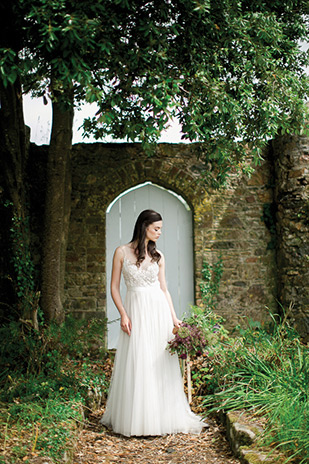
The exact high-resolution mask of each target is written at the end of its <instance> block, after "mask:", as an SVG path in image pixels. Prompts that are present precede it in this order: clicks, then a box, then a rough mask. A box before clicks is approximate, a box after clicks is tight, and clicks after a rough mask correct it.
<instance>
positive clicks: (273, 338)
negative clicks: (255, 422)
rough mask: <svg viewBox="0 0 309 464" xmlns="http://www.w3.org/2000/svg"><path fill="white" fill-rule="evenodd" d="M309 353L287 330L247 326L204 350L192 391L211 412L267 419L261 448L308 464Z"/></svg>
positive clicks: (285, 326)
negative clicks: (270, 448)
mask: <svg viewBox="0 0 309 464" xmlns="http://www.w3.org/2000/svg"><path fill="white" fill-rule="evenodd" d="M308 355H309V348H308V346H306V345H304V344H303V343H302V342H301V340H300V337H299V336H298V334H297V333H296V332H295V331H294V330H293V329H292V328H291V327H290V326H289V324H288V323H287V320H286V319H284V320H283V321H282V322H281V323H277V322H276V321H275V319H274V320H273V324H272V326H271V327H270V328H269V329H268V330H266V329H265V328H262V326H261V325H260V324H258V323H255V324H254V323H252V321H251V323H249V325H248V327H247V328H246V329H241V330H240V332H239V334H238V336H237V337H225V338H224V339H223V340H220V341H219V342H218V343H217V344H216V345H214V346H212V347H209V349H208V351H207V352H206V353H204V356H203V357H202V358H201V360H200V363H199V366H196V367H193V375H192V377H193V379H194V382H195V387H196V390H197V392H198V393H199V394H202V395H203V396H204V406H205V407H207V408H208V409H210V411H213V412H214V411H219V410H225V411H227V410H239V409H243V410H249V411H254V412H255V413H257V414H261V415H263V416H264V417H265V418H266V419H267V429H266V433H265V436H264V440H265V443H268V444H270V443H271V444H272V446H273V447H274V448H279V449H282V450H284V452H285V453H287V454H288V456H289V458H288V459H287V462H288V461H293V462H297V463H306V462H309V401H308V394H309V363H308Z"/></svg>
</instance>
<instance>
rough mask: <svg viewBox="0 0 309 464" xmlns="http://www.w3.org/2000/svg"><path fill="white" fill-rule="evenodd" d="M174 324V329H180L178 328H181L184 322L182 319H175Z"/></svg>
mask: <svg viewBox="0 0 309 464" xmlns="http://www.w3.org/2000/svg"><path fill="white" fill-rule="evenodd" d="M173 323H174V327H178V328H179V327H180V326H181V324H182V321H181V320H180V319H178V318H177V317H175V318H174V319H173Z"/></svg>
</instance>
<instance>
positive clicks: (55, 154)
mask: <svg viewBox="0 0 309 464" xmlns="http://www.w3.org/2000/svg"><path fill="white" fill-rule="evenodd" d="M308 23H309V4H308V0H256V1H254V2H252V1H251V0H222V1H221V2H218V1H215V0H95V1H94V0H11V1H10V2H2V3H1V4H0V98H1V110H0V140H1V145H0V155H1V162H2V165H3V166H4V168H3V173H2V180H1V182H3V183H4V184H5V191H6V194H8V196H9V197H10V199H11V201H12V204H13V210H14V214H15V215H17V216H18V217H23V216H25V215H24V211H25V210H26V204H27V193H28V192H27V189H28V184H27V182H26V180H25V179H26V175H25V171H26V165H27V142H26V131H25V126H24V122H23V113H22V99H21V95H22V93H25V92H32V93H34V94H35V95H37V96H41V97H42V98H43V99H44V101H45V102H46V97H47V95H48V96H49V97H50V98H51V102H52V106H53V121H52V135H51V141H50V145H49V150H48V162H47V182H46V200H45V211H44V215H45V229H44V244H43V247H42V248H43V252H42V298H41V303H42V306H43V309H44V313H45V315H46V317H47V319H49V320H50V319H53V318H55V317H56V316H57V314H58V315H59V318H60V320H61V314H62V306H61V292H62V290H61V289H63V276H64V262H65V249H66V237H67V234H68V224H69V215H70V202H69V197H70V152H71V144H72V125H73V109H74V107H76V106H78V105H79V104H82V103H83V102H91V103H96V104H97V105H98V107H99V110H98V111H97V113H96V114H95V115H94V116H93V117H92V118H88V119H87V120H85V122H84V132H85V135H87V134H94V136H95V137H96V138H97V139H100V138H101V137H104V136H106V135H112V136H114V137H116V138H127V139H128V140H131V141H142V142H143V143H144V146H145V147H147V144H151V143H154V142H156V141H157V140H158V138H159V136H160V133H161V131H162V130H163V129H165V128H166V127H167V126H168V125H169V123H170V120H171V119H173V118H174V119H177V120H178V121H179V123H180V125H181V127H182V132H183V137H184V139H187V140H189V141H192V142H195V141H198V142H200V145H199V146H200V156H201V159H202V160H203V161H204V163H205V171H204V178H205V181H208V180H209V179H211V181H212V182H214V183H215V185H220V184H222V183H223V182H224V180H225V179H226V177H227V176H228V173H229V172H230V171H231V170H232V169H235V168H236V169H237V168H239V167H241V166H243V164H242V163H243V161H246V160H247V159H250V161H251V159H252V158H253V160H254V161H255V162H258V161H259V159H260V157H261V148H262V147H263V146H264V145H265V144H266V143H267V141H268V140H270V139H271V138H274V137H275V136H276V135H277V134H279V133H284V132H294V133H300V132H302V131H304V130H305V129H306V118H307V117H308V107H307V106H306V101H307V99H308V94H309V79H308V76H307V75H306V74H305V70H304V69H305V66H307V65H308V63H309V59H308V52H307V53H305V52H303V51H302V50H301V48H300V41H306V42H308V41H309V40H308V39H309V38H308V31H309V27H308V26H309V24H308ZM28 235H29V234H28ZM21 236H22V237H23V243H22V244H21V245H22V246H25V244H26V243H27V242H29V236H28V237H27V231H26V230H24V231H22V233H21Z"/></svg>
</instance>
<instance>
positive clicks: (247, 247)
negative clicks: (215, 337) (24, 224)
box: [64, 143, 276, 327]
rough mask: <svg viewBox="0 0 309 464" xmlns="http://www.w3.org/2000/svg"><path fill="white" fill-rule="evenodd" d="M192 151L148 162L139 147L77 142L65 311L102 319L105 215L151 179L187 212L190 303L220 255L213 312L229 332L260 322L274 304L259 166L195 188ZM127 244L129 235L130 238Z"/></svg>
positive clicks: (265, 167) (184, 148)
mask: <svg viewBox="0 0 309 464" xmlns="http://www.w3.org/2000/svg"><path fill="white" fill-rule="evenodd" d="M198 156H199V147H198V146H197V145H194V144H192V145H185V144H179V145H172V144H162V145H158V146H157V148H156V151H155V152H154V153H153V155H152V156H148V154H147V153H145V152H144V151H143V149H142V147H141V145H139V144H100V143H97V144H79V145H75V146H74V147H73V158H72V171H73V172H72V174H73V182H72V186H73V188H72V214H71V222H70V234H69V245H68V252H67V269H66V295H65V296H66V300H65V303H64V304H65V307H66V309H67V310H68V311H72V312H73V313H75V314H76V315H77V316H78V317H85V318H98V317H105V315H106V296H107V291H109V290H108V289H107V288H106V243H105V236H106V209H107V207H108V205H109V204H110V203H111V202H112V201H113V200H114V199H115V198H116V197H117V196H118V195H120V194H121V193H123V192H125V191H126V190H128V189H130V188H132V187H134V186H137V185H139V184H142V183H144V182H147V181H151V182H153V183H154V184H158V185H160V186H162V187H165V188H167V189H170V190H172V191H174V192H175V193H177V194H179V195H181V196H182V197H183V198H184V199H185V200H186V202H187V203H188V204H189V206H190V208H191V211H192V213H193V232H194V282H195V300H196V302H197V303H199V301H200V299H199V298H200V288H199V284H200V282H201V270H202V265H203V260H206V261H207V262H208V263H210V264H212V263H214V262H216V261H217V259H218V256H219V254H220V253H222V255H223V259H224V275H223V278H222V283H221V287H220V294H219V299H218V313H219V314H221V315H222V316H223V317H225V318H226V319H227V323H228V326H230V327H233V326H235V325H236V324H238V323H239V322H241V320H242V319H243V317H246V316H249V317H252V318H254V319H255V320H263V319H265V310H264V309H263V308H265V306H268V307H269V308H271V307H274V306H275V305H276V301H275V298H276V286H275V285H276V281H275V271H274V251H273V250H272V249H269V248H268V246H267V244H268V242H269V240H270V236H269V231H268V229H267V227H266V225H265V223H264V222H263V220H262V219H261V217H262V215H263V208H264V205H265V203H267V202H270V201H271V199H272V195H273V192H272V190H271V188H270V187H269V186H270V181H269V177H270V173H271V169H270V166H269V163H268V161H265V162H264V163H263V164H262V165H261V166H260V167H259V168H257V171H256V173H255V174H254V175H253V176H252V178H251V179H246V178H245V177H243V178H242V177H241V176H239V175H237V176H234V177H231V179H230V184H229V186H228V189H226V190H224V191H221V192H218V191H213V192H211V189H208V190H207V191H206V188H205V185H203V183H202V182H201V180H202V179H201V178H202V172H203V170H204V169H205V166H204V165H203V164H201V163H200V162H199V157H198ZM130 238H131V237H130Z"/></svg>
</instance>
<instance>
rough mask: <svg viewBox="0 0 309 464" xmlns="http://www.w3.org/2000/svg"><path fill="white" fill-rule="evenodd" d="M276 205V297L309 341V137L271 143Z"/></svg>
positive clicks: (287, 137)
mask: <svg viewBox="0 0 309 464" xmlns="http://www.w3.org/2000/svg"><path fill="white" fill-rule="evenodd" d="M273 155H274V164H275V200H276V204H277V209H278V211H277V241H278V243H277V266H278V269H279V270H280V272H279V273H278V296H279V299H280V301H281V303H282V305H283V307H284V308H285V310H287V309H288V308H289V307H291V308H292V310H291V313H290V316H291V318H292V319H293V321H294V323H295V325H296V327H297V329H298V330H299V332H300V333H301V335H302V336H303V337H304V338H305V339H307V340H309V175H308V172H309V139H308V138H305V137H295V136H293V137H292V136H285V137H281V138H279V139H277V140H276V141H274V142H273Z"/></svg>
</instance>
